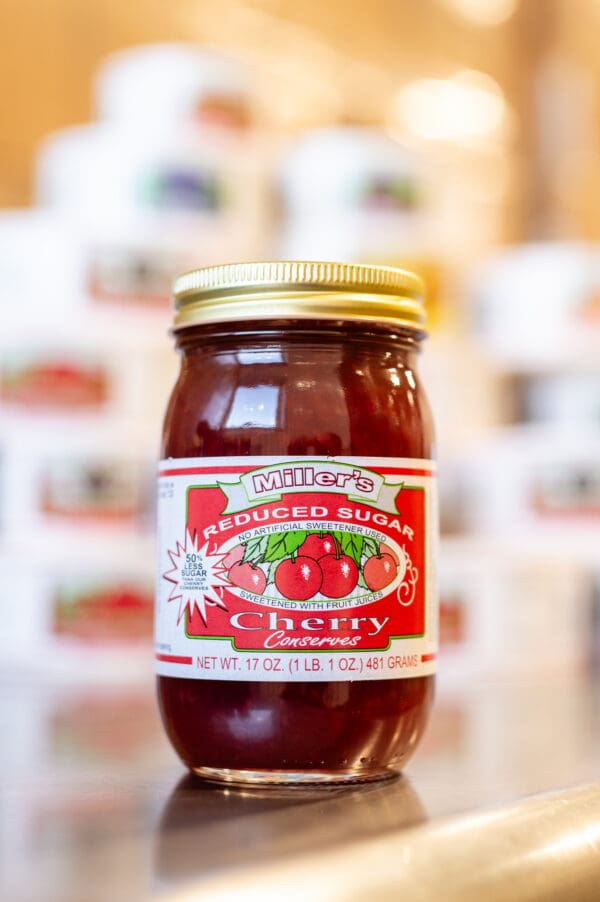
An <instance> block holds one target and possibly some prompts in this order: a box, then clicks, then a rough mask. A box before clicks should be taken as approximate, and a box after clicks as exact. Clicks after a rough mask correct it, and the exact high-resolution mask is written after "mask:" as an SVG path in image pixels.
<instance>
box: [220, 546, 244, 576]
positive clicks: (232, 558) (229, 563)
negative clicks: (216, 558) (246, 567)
mask: <svg viewBox="0 0 600 902" xmlns="http://www.w3.org/2000/svg"><path fill="white" fill-rule="evenodd" d="M243 557H244V546H243V545H234V546H233V548H231V549H230V551H228V552H227V554H226V555H225V557H224V558H223V561H222V563H223V566H224V567H225V569H226V570H229V568H230V567H233V565H234V564H239V562H240V561H241V560H242V558H243Z"/></svg>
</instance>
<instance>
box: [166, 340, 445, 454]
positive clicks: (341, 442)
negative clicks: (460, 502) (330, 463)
mask: <svg viewBox="0 0 600 902" xmlns="http://www.w3.org/2000/svg"><path fill="white" fill-rule="evenodd" d="M433 444H434V437H433V424H432V417H431V411H430V408H429V404H428V402H427V398H426V395H425V392H424V389H423V387H422V385H421V382H420V379H419V375H418V372H417V367H416V355H415V354H414V353H411V354H408V353H406V352H404V351H403V350H402V349H397V348H393V347H392V349H391V350H388V351H384V350H382V348H381V347H376V348H373V349H370V348H369V347H368V346H366V347H359V348H356V347H353V346H352V344H351V343H349V344H343V343H340V344H338V345H331V346H327V347H308V348H302V347H297V346H296V347H294V348H291V349H290V348H286V347H284V346H280V347H279V348H278V349H273V348H270V349H265V348H255V349H248V348H246V349H245V350H244V351H243V352H241V353H239V352H238V353H236V352H234V351H232V352H230V353H225V352H223V351H220V352H214V351H213V350H212V349H206V350H205V351H203V352H202V351H200V352H196V353H194V354H192V355H185V356H184V359H183V365H182V368H181V372H180V374H179V377H178V379H177V381H176V384H175V386H174V388H173V391H172V394H171V398H170V401H169V405H168V409H167V413H166V417H165V424H164V433H163V448H162V453H163V457H195V456H198V457H208V456H221V455H226V456H233V455H250V454H252V455H261V454H263V455H267V454H268V455H273V454H282V455H283V454H286V455H289V454H292V455H293V454H299V455H307V454H320V455H340V454H346V455H365V456H367V455H369V456H378V457H379V456H390V457H425V458H427V457H431V456H433V453H434V450H433Z"/></svg>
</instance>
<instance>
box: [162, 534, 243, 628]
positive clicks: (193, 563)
mask: <svg viewBox="0 0 600 902" xmlns="http://www.w3.org/2000/svg"><path fill="white" fill-rule="evenodd" d="M168 554H169V557H170V558H171V563H172V564H173V567H172V569H171V570H167V572H166V573H163V579H166V580H167V581H168V582H170V583H173V588H172V590H171V594H170V595H169V598H168V601H178V602H179V613H178V615H177V623H178V624H179V623H181V619H182V617H183V616H184V614H185V612H186V611H188V612H189V614H190V616H192V615H193V614H194V610H197V611H198V613H199V614H200V616H201V617H202V620H203V622H204V624H205V625H206V617H207V612H206V609H207V607H218V608H222V609H223V610H224V611H226V610H227V605H226V604H225V602H224V601H223V597H222V596H223V587H224V586H228V585H229V582H228V580H227V579H226V578H225V569H224V567H223V558H224V557H225V555H224V554H209V552H208V542H207V543H206V544H205V545H204V547H203V548H200V547H199V544H198V536H197V535H196V534H194V535H191V533H189V532H188V533H186V536H185V541H184V543H183V544H182V543H181V542H177V543H176V546H175V550H174V551H171V550H169V551H168Z"/></svg>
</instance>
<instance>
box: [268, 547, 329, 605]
mask: <svg viewBox="0 0 600 902" xmlns="http://www.w3.org/2000/svg"><path fill="white" fill-rule="evenodd" d="M322 580H323V574H322V572H321V568H320V567H319V565H318V564H317V562H316V561H315V560H314V559H313V558H311V557H306V556H305V555H301V554H299V555H298V556H297V557H296V559H295V560H293V561H292V560H291V559H289V558H288V559H287V560H285V561H282V562H281V563H280V564H279V566H278V567H277V570H276V571H275V585H276V586H277V588H278V590H279V592H280V593H281V594H282V595H283V596H284V597H285V598H294V599H298V600H299V601H304V600H305V599H306V598H311V597H312V596H313V595H316V594H317V592H318V591H319V589H320V588H321V582H322Z"/></svg>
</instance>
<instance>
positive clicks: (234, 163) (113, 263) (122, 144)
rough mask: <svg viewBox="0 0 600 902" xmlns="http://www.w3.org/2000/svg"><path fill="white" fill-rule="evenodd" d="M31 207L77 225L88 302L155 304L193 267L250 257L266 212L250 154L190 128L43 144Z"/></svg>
mask: <svg viewBox="0 0 600 902" xmlns="http://www.w3.org/2000/svg"><path fill="white" fill-rule="evenodd" d="M36 194H37V199H38V200H39V202H40V203H42V204H44V205H46V206H48V207H50V208H53V209H55V210H60V211H61V212H62V214H63V215H64V217H65V218H68V219H70V220H71V221H74V222H76V223H77V224H78V226H79V227H80V229H81V232H82V236H83V240H84V242H85V244H86V273H85V277H84V278H85V282H86V285H87V290H88V291H89V292H90V293H91V295H92V296H93V297H94V298H96V299H98V300H103V301H106V300H115V301H135V300H142V301H144V302H146V303H148V302H150V303H151V302H152V301H159V302H161V301H164V300H165V299H166V298H168V296H169V293H170V282H171V280H172V278H173V277H174V275H175V274H176V272H177V271H181V269H182V268H183V269H186V268H189V266H190V265H191V264H192V262H194V263H195V264H197V263H198V261H199V260H206V261H210V262H219V261H224V260H229V259H244V258H246V257H257V256H258V257H260V256H261V255H262V254H263V252H264V242H265V235H266V231H267V230H266V217H267V204H266V192H265V184H264V177H263V173H262V171H261V164H260V154H255V153H253V152H252V139H251V137H250V136H249V135H245V136H244V137H238V136H237V135H234V136H231V135H229V134H225V133H224V132H223V131H219V130H215V129H212V130H210V129H206V130H202V129H200V128H199V127H197V126H195V125H193V124H175V125H174V126H168V127H165V126H164V124H163V123H160V122H143V123H142V124H140V125H139V126H138V124H136V123H130V124H129V125H128V126H127V127H125V126H122V125H121V124H111V123H106V124H98V125H89V126H80V127H76V128H71V129H65V130H63V131H60V132H57V133H56V134H54V135H52V136H50V137H49V138H48V139H47V140H46V141H45V142H44V144H43V146H42V149H41V151H40V154H39V157H38V165H37V184H36Z"/></svg>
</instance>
